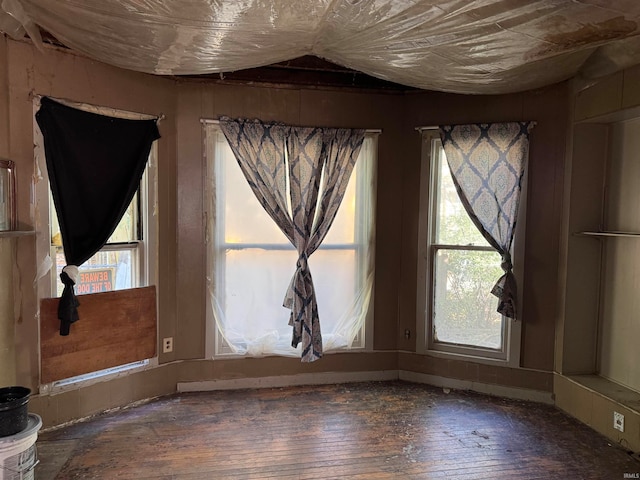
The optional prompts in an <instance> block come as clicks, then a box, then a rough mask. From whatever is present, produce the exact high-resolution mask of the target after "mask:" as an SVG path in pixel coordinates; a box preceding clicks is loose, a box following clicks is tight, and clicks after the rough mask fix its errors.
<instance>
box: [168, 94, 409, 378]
mask: <svg viewBox="0 0 640 480" xmlns="http://www.w3.org/2000/svg"><path fill="white" fill-rule="evenodd" d="M401 98H402V97H400V96H398V95H390V94H378V95H376V94H370V93H345V92H335V91H326V90H325V91H321V90H308V89H307V90H303V89H293V88H269V87H250V86H246V87H244V86H229V85H212V84H207V83H193V82H183V83H181V84H180V85H179V88H178V117H177V131H178V153H177V155H178V165H179V168H178V177H177V181H178V217H177V218H178V269H177V278H178V287H177V306H178V312H180V323H179V325H176V331H175V337H176V341H175V351H176V354H175V355H176V356H175V358H180V359H191V358H202V356H203V355H204V336H203V332H204V327H205V305H206V298H205V281H204V280H205V271H204V265H205V261H204V259H205V246H204V243H203V239H204V223H203V189H204V184H203V177H204V168H203V151H202V145H203V142H202V126H201V124H200V119H201V118H209V119H214V118H218V117H220V116H222V115H227V116H230V117H245V118H260V119H262V120H267V121H268V120H275V121H281V122H286V123H292V124H296V125H320V126H336V127H361V128H372V129H382V131H383V133H382V135H380V138H379V140H378V178H379V179H381V180H380V181H379V182H378V192H377V195H378V199H377V200H378V211H377V236H376V286H375V292H374V295H375V305H374V309H375V310H374V311H375V320H374V322H375V325H374V348H375V349H377V350H388V349H395V348H396V345H395V342H394V339H395V329H396V312H397V307H396V305H397V287H396V286H397V284H398V278H399V275H400V258H399V250H398V248H397V247H398V245H399V244H400V232H401V218H400V216H399V215H398V214H397V212H398V211H399V210H400V209H401V207H402V197H401V196H400V195H399V192H400V191H401V188H402V184H401V178H402V177H401V176H402V168H401V164H402V162H403V158H402V155H401V151H400V150H398V149H397V148H395V147H396V146H397V145H398V144H399V139H400V138H401V137H400V131H401V128H400V121H399V120H400V119H401V118H402V110H401V108H402V102H401V101H400V100H401ZM247 365H249V364H247ZM301 368H304V367H301ZM247 373H250V370H248V372H247Z"/></svg>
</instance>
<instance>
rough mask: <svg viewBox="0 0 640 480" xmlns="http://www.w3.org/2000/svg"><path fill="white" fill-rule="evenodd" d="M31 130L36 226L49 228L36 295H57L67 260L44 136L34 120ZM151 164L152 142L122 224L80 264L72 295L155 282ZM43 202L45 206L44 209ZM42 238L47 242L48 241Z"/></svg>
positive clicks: (153, 158)
mask: <svg viewBox="0 0 640 480" xmlns="http://www.w3.org/2000/svg"><path fill="white" fill-rule="evenodd" d="M66 103H67V104H69V105H71V106H73V107H75V108H80V109H83V110H87V111H91V112H93V113H98V114H102V115H109V116H114V117H123V118H131V119H142V118H148V117H146V116H144V115H140V114H136V113H132V112H125V111H121V110H114V109H111V108H106V107H96V106H92V105H87V104H77V103H72V102H66ZM38 108H39V105H38V103H37V102H36V104H35V105H34V111H35V110H37V109H38ZM34 128H35V138H36V149H35V154H36V162H37V163H38V165H39V166H41V167H40V172H41V173H42V174H43V178H41V179H39V181H38V186H37V195H38V205H39V208H38V213H39V225H42V227H40V228H42V229H43V230H45V231H46V230H48V231H49V232H50V235H49V236H48V238H46V237H44V236H43V241H42V243H38V246H37V248H38V265H39V271H38V279H39V282H40V283H39V288H40V291H41V294H40V296H41V297H46V296H60V294H61V293H62V289H63V285H62V282H61V281H60V273H61V271H62V268H63V267H64V266H65V265H66V261H65V258H64V252H63V249H62V238H61V236H60V227H59V225H58V218H57V215H56V212H55V207H54V203H53V198H52V196H51V192H50V189H49V182H48V179H47V178H46V177H45V176H44V175H46V168H45V167H44V165H45V159H44V148H43V147H42V134H41V133H40V130H39V128H38V125H37V123H36V122H35V121H34ZM155 164H156V145H155V144H154V145H153V146H152V148H151V152H150V154H149V161H148V163H147V168H146V169H145V172H144V175H143V177H142V180H141V182H140V187H139V188H138V191H137V193H136V194H135V196H134V198H133V200H132V201H131V203H130V204H129V207H128V208H127V211H126V212H125V214H124V215H123V217H122V219H121V220H120V223H119V224H118V226H117V227H116V229H115V231H114V232H113V234H112V235H111V237H110V238H109V240H108V242H107V244H106V245H105V246H104V247H103V248H102V249H101V250H100V251H99V252H97V253H96V254H95V255H94V256H93V257H91V258H90V259H89V260H87V261H86V262H85V263H84V264H82V265H80V266H79V268H78V270H79V277H78V282H77V284H76V286H75V291H76V294H78V295H83V294H88V293H99V292H106V291H110V290H120V289H126V288H135V287H140V286H144V285H149V284H151V283H153V281H154V280H153V279H154V278H155V261H154V258H155V249H156V228H155V224H154V221H153V218H154V212H153V204H154V199H155ZM43 205H44V206H46V208H43ZM45 238H46V240H45ZM44 241H46V242H47V244H46V245H45V244H44ZM49 267H50V268H49Z"/></svg>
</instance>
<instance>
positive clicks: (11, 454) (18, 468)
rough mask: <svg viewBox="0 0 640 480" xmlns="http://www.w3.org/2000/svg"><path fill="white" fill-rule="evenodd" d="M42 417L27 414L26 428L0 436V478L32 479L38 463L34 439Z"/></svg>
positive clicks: (40, 425) (2, 479)
mask: <svg viewBox="0 0 640 480" xmlns="http://www.w3.org/2000/svg"><path fill="white" fill-rule="evenodd" d="M40 427H42V419H41V418H40V417H39V416H38V415H36V414H35V413H30V414H29V420H28V422H27V428H25V429H24V430H23V431H21V432H19V433H16V434H15V435H9V436H8V437H0V480H33V479H34V475H35V473H34V470H35V468H36V465H37V464H38V452H37V451H36V439H37V438H38V430H40Z"/></svg>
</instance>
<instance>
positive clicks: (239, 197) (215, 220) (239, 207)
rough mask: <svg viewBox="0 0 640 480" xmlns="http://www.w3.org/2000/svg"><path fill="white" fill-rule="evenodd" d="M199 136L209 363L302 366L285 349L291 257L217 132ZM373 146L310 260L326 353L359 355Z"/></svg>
mask: <svg viewBox="0 0 640 480" xmlns="http://www.w3.org/2000/svg"><path fill="white" fill-rule="evenodd" d="M205 133H206V157H207V166H208V168H207V171H208V177H207V185H208V189H207V191H208V195H207V218H208V228H207V243H208V272H209V275H208V291H209V299H210V305H209V314H210V315H211V316H212V317H213V320H214V323H215V329H216V336H217V339H216V353H217V354H225V353H228V354H242V355H248V356H265V355H288V356H300V355H301V349H300V347H298V348H295V349H294V348H292V347H291V327H290V326H289V325H288V317H289V311H288V310H287V309H285V308H283V307H282V306H281V304H282V296H283V293H284V291H285V290H286V287H287V285H289V282H290V279H291V275H292V273H293V271H294V270H295V268H296V261H297V260H298V254H297V252H296V250H295V249H294V248H293V246H291V244H290V242H289V240H287V238H286V237H285V235H284V234H283V233H282V232H281V231H280V229H279V228H278V227H277V225H276V224H275V223H274V221H273V220H272V219H271V218H270V217H269V215H267V213H266V212H265V211H264V209H263V208H262V206H261V205H260V203H259V202H258V200H257V199H256V197H255V196H254V194H253V192H252V191H251V188H250V186H249V184H248V183H247V181H246V179H245V178H244V176H243V174H242V172H241V170H240V167H239V166H238V162H237V161H236V159H235V157H234V155H233V152H232V151H231V149H230V147H229V145H228V143H227V141H226V140H225V138H224V136H223V134H222V133H221V131H220V129H219V126H218V125H216V124H205ZM376 140H377V139H376V137H375V136H367V138H365V140H364V142H363V146H362V148H361V151H360V156H359V158H358V161H357V162H356V167H355V169H354V172H353V174H352V175H351V179H350V181H349V183H348V186H347V189H346V192H345V196H344V199H343V202H342V205H341V207H340V208H339V210H338V212H337V215H336V217H335V219H334V221H333V225H332V227H331V229H330V230H329V232H328V233H327V236H326V237H325V239H324V241H323V242H322V245H321V246H320V248H319V249H318V250H317V251H315V253H314V254H313V255H312V256H310V258H309V259H308V262H309V269H310V270H311V272H313V283H314V286H315V291H316V297H317V302H318V305H319V307H318V308H319V315H320V318H321V321H322V338H323V343H324V351H331V350H335V349H339V348H348V347H362V346H364V325H365V319H366V317H367V315H368V314H370V313H371V311H370V306H371V303H372V302H371V295H372V286H373V261H372V258H373V223H374V218H373V212H374V203H373V202H374V191H375V189H374V181H375V178H374V172H375V160H376V158H375V152H376V150H377V141H376ZM287 188H289V186H287ZM287 208H290V206H287Z"/></svg>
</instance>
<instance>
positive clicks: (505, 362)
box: [417, 350, 520, 368]
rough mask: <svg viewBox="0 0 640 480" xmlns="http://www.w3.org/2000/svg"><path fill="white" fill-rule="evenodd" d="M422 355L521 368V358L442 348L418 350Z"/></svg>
mask: <svg viewBox="0 0 640 480" xmlns="http://www.w3.org/2000/svg"><path fill="white" fill-rule="evenodd" d="M417 353H418V354H420V355H427V356H429V357H435V358H443V359H448V360H458V361H463V362H469V363H479V364H483V365H494V366H500V367H511V368H519V366H520V365H519V363H520V361H519V359H513V358H506V359H505V358H490V357H481V356H479V355H472V354H471V353H455V352H444V351H442V350H424V351H422V352H420V351H419V352H417Z"/></svg>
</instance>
